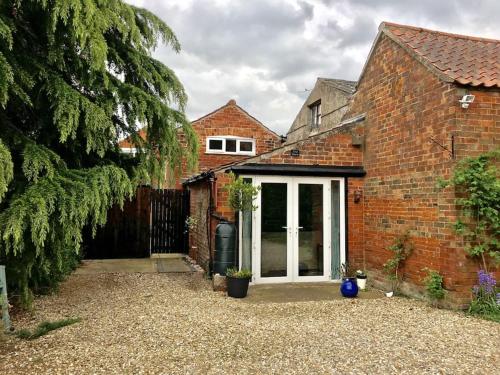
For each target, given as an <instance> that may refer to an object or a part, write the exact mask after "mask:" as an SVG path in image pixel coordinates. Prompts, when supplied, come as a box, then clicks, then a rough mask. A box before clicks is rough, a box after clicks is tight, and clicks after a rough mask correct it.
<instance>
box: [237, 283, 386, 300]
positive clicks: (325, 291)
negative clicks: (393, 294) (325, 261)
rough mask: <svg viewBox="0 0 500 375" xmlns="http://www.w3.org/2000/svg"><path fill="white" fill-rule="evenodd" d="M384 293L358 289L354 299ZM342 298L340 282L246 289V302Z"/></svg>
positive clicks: (269, 285) (379, 296) (251, 287)
mask: <svg viewBox="0 0 500 375" xmlns="http://www.w3.org/2000/svg"><path fill="white" fill-rule="evenodd" d="M383 297H385V296H384V294H383V293H382V292H381V291H379V290H376V289H367V290H364V291H360V292H359V294H358V296H357V297H356V299H376V298H383ZM334 299H344V297H343V296H342V294H341V293H340V283H335V282H328V283H300V284H299V283H290V284H288V283H287V284H265V285H251V286H250V287H249V289H248V296H247V298H245V299H243V301H245V302H247V303H286V302H307V301H329V300H334Z"/></svg>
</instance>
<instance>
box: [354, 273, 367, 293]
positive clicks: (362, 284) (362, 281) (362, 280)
mask: <svg viewBox="0 0 500 375" xmlns="http://www.w3.org/2000/svg"><path fill="white" fill-rule="evenodd" d="M366 280H367V277H366V276H357V277H356V284H358V288H359V289H361V290H365V289H366Z"/></svg>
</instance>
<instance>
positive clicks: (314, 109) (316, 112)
mask: <svg viewBox="0 0 500 375" xmlns="http://www.w3.org/2000/svg"><path fill="white" fill-rule="evenodd" d="M309 111H310V112H309V113H310V118H311V129H312V130H316V129H319V128H320V127H321V117H322V116H323V115H322V114H321V100H317V101H315V102H314V103H312V104H310V105H309Z"/></svg>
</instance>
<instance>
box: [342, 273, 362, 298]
mask: <svg viewBox="0 0 500 375" xmlns="http://www.w3.org/2000/svg"><path fill="white" fill-rule="evenodd" d="M340 293H342V295H343V296H344V297H347V298H354V297H356V296H357V295H358V284H357V283H356V278H355V277H346V278H344V279H342V285H340Z"/></svg>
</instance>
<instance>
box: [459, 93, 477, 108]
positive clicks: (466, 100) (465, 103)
mask: <svg viewBox="0 0 500 375" xmlns="http://www.w3.org/2000/svg"><path fill="white" fill-rule="evenodd" d="M474 99H475V96H474V95H464V96H463V97H462V99H460V100H459V101H458V102H459V103H460V104H461V105H462V108H469V105H470V104H472V103H473V102H474Z"/></svg>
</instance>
